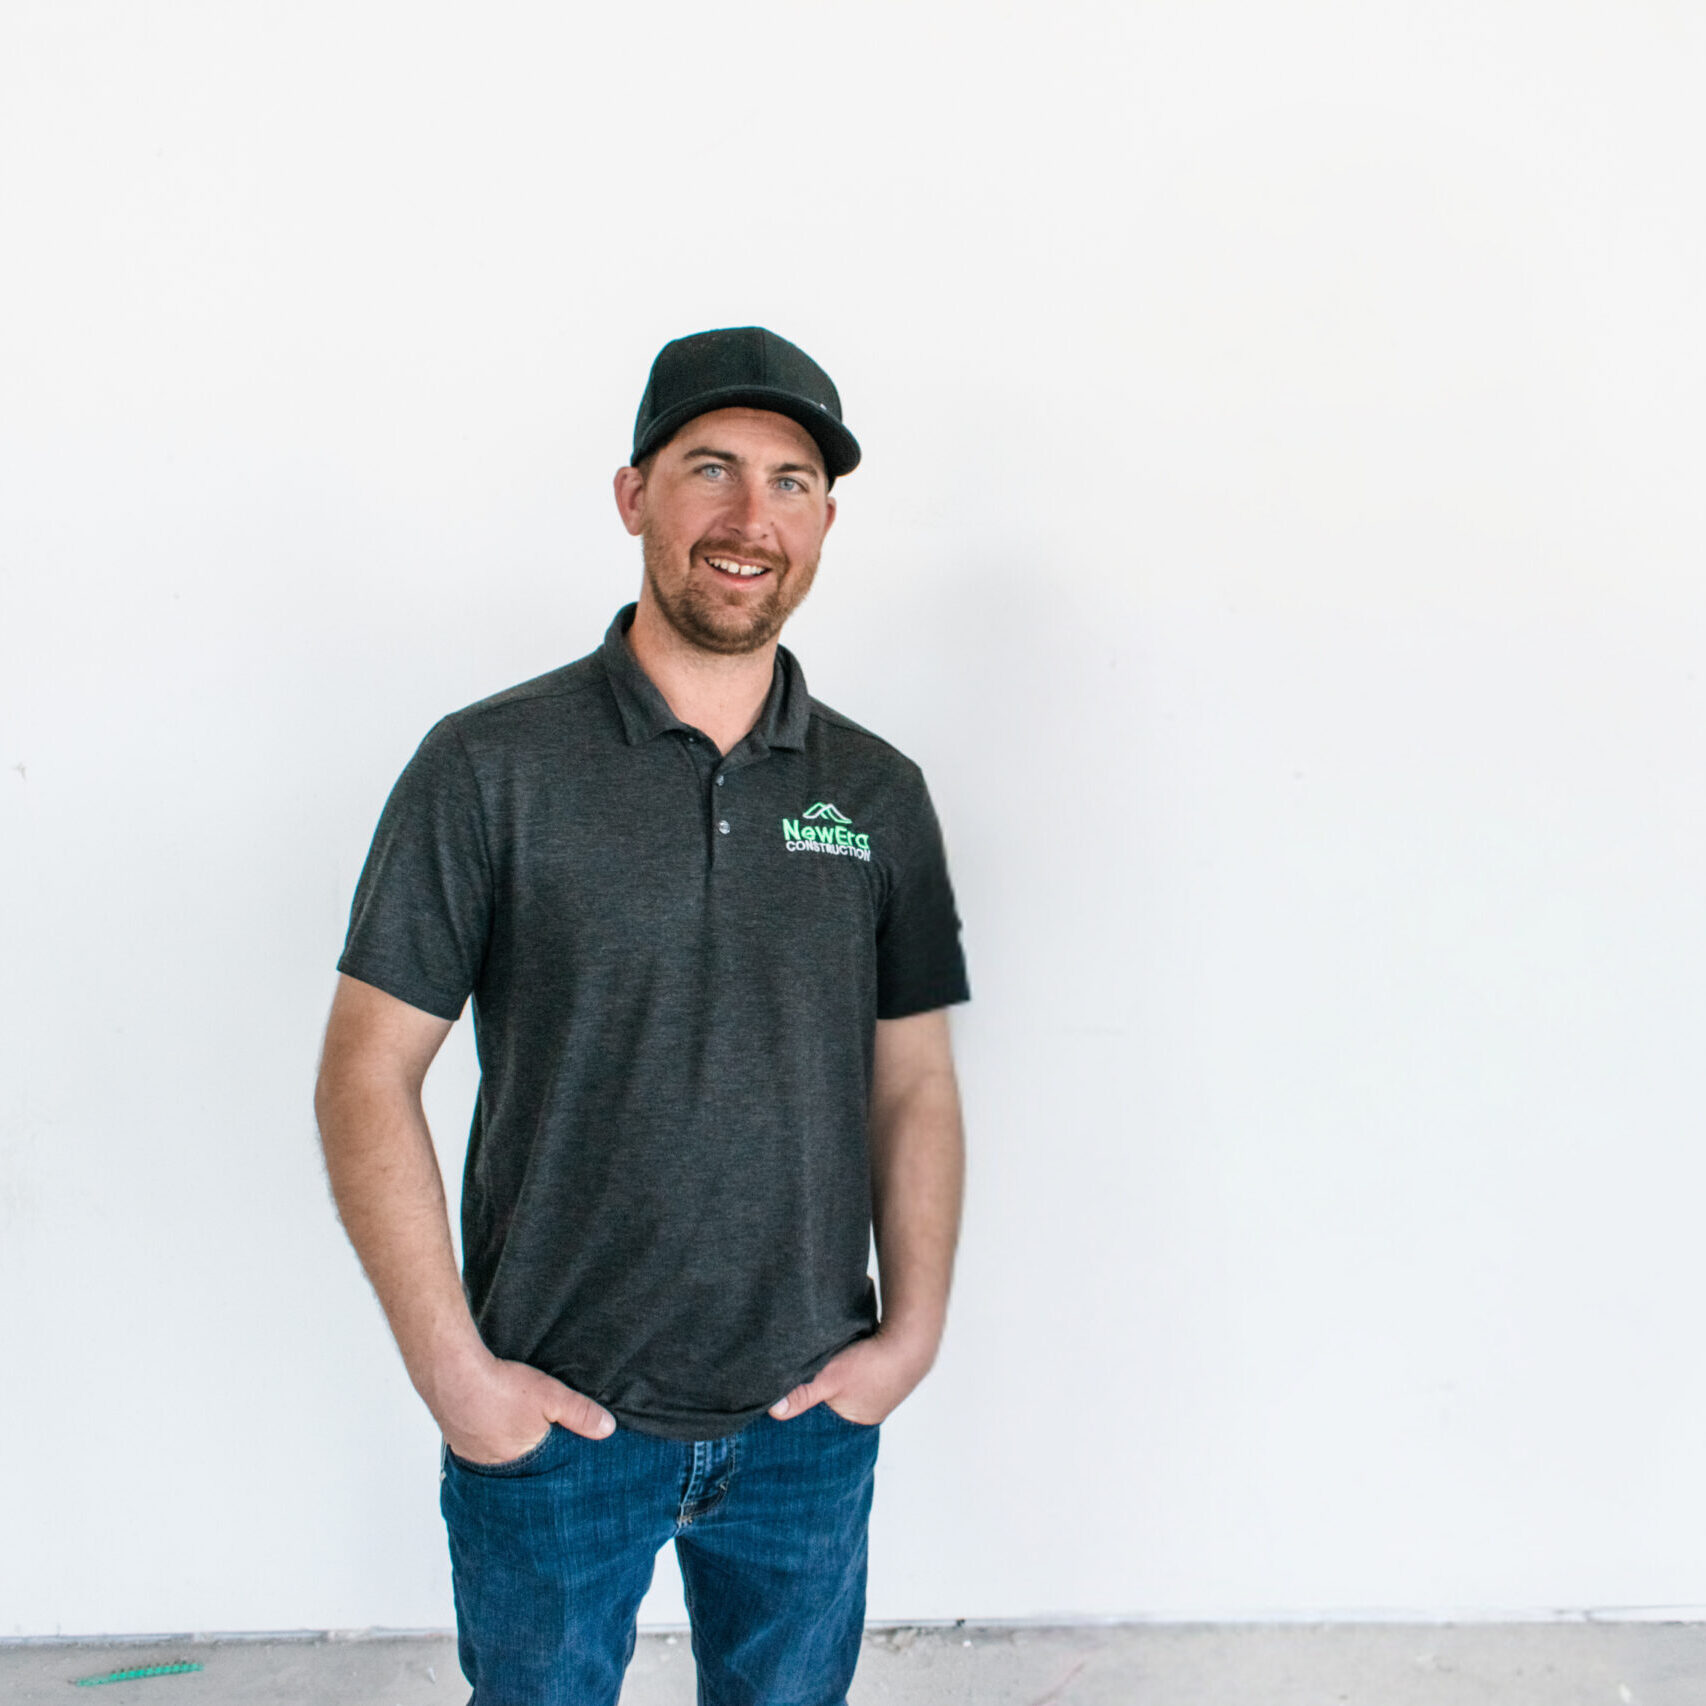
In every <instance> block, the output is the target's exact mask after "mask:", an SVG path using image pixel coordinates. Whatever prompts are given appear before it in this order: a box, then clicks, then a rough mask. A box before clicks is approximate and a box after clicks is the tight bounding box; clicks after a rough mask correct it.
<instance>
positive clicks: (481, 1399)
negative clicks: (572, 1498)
mask: <svg viewBox="0 0 1706 1706" xmlns="http://www.w3.org/2000/svg"><path fill="white" fill-rule="evenodd" d="M434 1399H435V1402H434V1403H433V1405H432V1412H433V1416H434V1418H435V1419H436V1420H437V1422H438V1426H439V1431H440V1432H441V1433H442V1434H443V1435H444V1443H445V1444H446V1445H448V1446H449V1447H450V1449H451V1450H452V1451H453V1452H455V1453H456V1455H457V1456H458V1457H460V1458H462V1459H464V1460H465V1461H466V1462H469V1463H484V1464H494V1463H513V1462H514V1461H515V1459H516V1458H518V1457H525V1456H526V1455H527V1454H528V1452H530V1451H532V1450H533V1449H534V1447H535V1446H538V1445H542V1444H543V1443H544V1441H545V1439H546V1437H547V1436H548V1435H549V1433H550V1431H551V1424H552V1423H553V1422H555V1423H558V1424H559V1425H561V1426H562V1427H565V1428H567V1429H568V1430H569V1431H570V1432H571V1433H577V1434H581V1435H583V1436H584V1437H585V1438H587V1439H603V1438H605V1437H606V1435H608V1434H610V1433H612V1432H614V1430H615V1427H616V1422H615V1419H614V1418H613V1417H612V1416H611V1414H610V1412H609V1411H608V1410H605V1409H601V1408H600V1407H599V1406H598V1405H597V1404H595V1403H593V1401H592V1400H591V1399H590V1398H585V1397H583V1396H582V1395H581V1394H580V1393H579V1392H576V1391H574V1390H573V1389H572V1388H570V1387H567V1386H565V1385H564V1384H563V1383H562V1381H560V1380H554V1379H552V1377H551V1376H550V1375H548V1374H545V1373H543V1372H542V1371H541V1370H539V1369H537V1368H530V1367H529V1366H528V1365H527V1364H526V1363H524V1362H505V1361H503V1360H502V1359H501V1358H498V1357H494V1356H491V1355H490V1354H489V1353H488V1354H486V1355H485V1356H484V1357H483V1358H482V1359H481V1360H480V1361H479V1362H476V1363H475V1364H474V1365H473V1366H472V1367H470V1368H468V1369H466V1370H464V1371H462V1372H460V1373H459V1374H458V1375H456V1376H455V1377H453V1378H452V1379H450V1380H449V1381H447V1382H446V1383H445V1384H444V1385H442V1386H441V1387H440V1388H439V1389H438V1391H437V1392H436V1393H435V1394H434Z"/></svg>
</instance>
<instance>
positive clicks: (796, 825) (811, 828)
mask: <svg viewBox="0 0 1706 1706" xmlns="http://www.w3.org/2000/svg"><path fill="white" fill-rule="evenodd" d="M782 841H783V843H784V845H785V846H786V847H787V849H788V851H789V852H790V853H838V854H840V855H841V856H842V857H843V858H850V859H867V860H868V859H869V858H870V857H871V838H870V836H868V835H861V834H860V833H859V832H858V831H857V830H856V829H854V827H853V820H852V818H850V817H849V816H848V815H847V814H846V813H845V812H843V811H837V810H836V808H835V807H834V806H833V805H831V804H830V802H829V801H828V800H819V801H818V802H817V803H816V804H815V805H811V806H808V807H807V808H806V809H805V810H804V811H803V812H801V813H800V815H799V816H798V817H785V818H783V819H782Z"/></svg>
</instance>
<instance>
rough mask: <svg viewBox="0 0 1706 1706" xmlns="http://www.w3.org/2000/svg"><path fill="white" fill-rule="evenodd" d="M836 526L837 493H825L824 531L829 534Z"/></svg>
mask: <svg viewBox="0 0 1706 1706" xmlns="http://www.w3.org/2000/svg"><path fill="white" fill-rule="evenodd" d="M834 525H835V493H834V492H825V493H824V495H823V530H824V532H825V533H827V532H828V531H829V530H830V528H832V527H833V526H834Z"/></svg>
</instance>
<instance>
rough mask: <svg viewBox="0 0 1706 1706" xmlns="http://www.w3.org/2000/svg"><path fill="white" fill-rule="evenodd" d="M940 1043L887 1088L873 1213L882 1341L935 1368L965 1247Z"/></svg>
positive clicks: (957, 1142) (959, 1139)
mask: <svg viewBox="0 0 1706 1706" xmlns="http://www.w3.org/2000/svg"><path fill="white" fill-rule="evenodd" d="M932 1017H934V1018H936V1019H939V1020H940V1023H941V1025H942V1044H941V1046H940V1048H939V1049H934V1050H932V1051H931V1052H930V1054H929V1055H928V1057H927V1058H926V1059H925V1060H924V1061H923V1062H922V1063H921V1064H920V1065H919V1067H918V1069H917V1070H916V1071H914V1072H912V1073H910V1074H908V1075H906V1076H905V1077H904V1078H902V1079H901V1080H900V1081H899V1082H896V1083H894V1084H892V1085H890V1086H888V1087H887V1088H886V1089H885V1088H884V1087H883V1086H881V1085H880V1084H879V1087H878V1094H877V1095H876V1096H875V1097H874V1099H873V1105H872V1110H871V1126H870V1138H871V1207H872V1220H873V1223H874V1227H875V1231H876V1244H877V1274H878V1280H879V1283H880V1286H881V1292H882V1333H883V1335H884V1337H886V1338H890V1339H893V1340H896V1341H898V1342H903V1343H905V1344H907V1345H909V1346H911V1347H913V1348H914V1350H915V1351H916V1352H917V1354H918V1355H919V1356H921V1357H922V1358H923V1360H924V1364H925V1366H928V1364H929V1363H930V1362H932V1361H934V1359H935V1354H936V1346H937V1344H938V1342H939V1341H940V1339H941V1336H942V1328H943V1324H944V1322H945V1321H946V1318H947V1310H948V1289H949V1286H950V1284H951V1283H952V1280H953V1271H954V1249H955V1246H956V1244H957V1242H958V1239H959V1227H960V1203H961V1197H962V1195H963V1190H964V1179H965V1141H964V1137H963V1135H962V1130H961V1122H960V1103H959V1092H958V1089H957V1087H956V1085H955V1082H954V1072H953V1066H952V1062H951V1060H950V1058H949V1056H948V1052H947V1047H946V1023H947V1020H946V1015H945V1014H941V1015H933V1016H932Z"/></svg>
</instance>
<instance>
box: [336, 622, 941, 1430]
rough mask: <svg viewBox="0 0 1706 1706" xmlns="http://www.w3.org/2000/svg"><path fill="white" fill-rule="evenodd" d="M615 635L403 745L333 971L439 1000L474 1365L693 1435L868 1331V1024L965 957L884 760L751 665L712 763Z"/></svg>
mask: <svg viewBox="0 0 1706 1706" xmlns="http://www.w3.org/2000/svg"><path fill="white" fill-rule="evenodd" d="M632 619H633V606H631V605H630V606H629V607H628V608H627V609H625V610H623V611H622V612H621V613H620V614H619V615H618V616H617V618H616V620H615V621H614V622H613V623H612V624H611V626H610V631H609V633H608V634H607V635H606V636H605V640H604V644H603V646H602V647H601V648H600V650H598V651H597V652H594V653H593V654H592V655H591V656H589V657H585V658H582V659H581V660H580V661H579V662H578V663H572V664H569V665H568V666H567V667H565V668H563V669H559V670H554V671H553V672H552V673H551V674H549V675H543V676H540V677H539V678H538V679H537V680H534V681H529V682H524V683H523V684H522V685H521V686H519V687H513V688H511V689H510V690H509V691H508V692H506V693H499V694H497V695H496V696H495V697H493V698H490V699H485V700H482V701H481V702H480V703H479V704H477V705H471V706H469V707H468V708H467V709H466V710H463V711H457V712H455V713H454V714H453V715H451V716H449V717H446V718H445V719H444V720H443V721H442V722H440V723H439V724H438V725H437V727H436V728H434V729H433V730H432V732H431V733H430V734H428V736H427V737H426V739H425V740H424V741H423V742H422V743H421V745H420V749H419V750H418V751H417V752H416V754H415V756H414V757H413V758H412V759H411V760H410V761H409V765H408V768H407V769H406V770H404V772H403V774H402V776H401V778H400V779H399V780H398V782H397V785H396V787H395V789H393V791H392V794H391V797H390V800H389V801H388V803H387V804H386V807H385V812H384V815H383V817H382V818H381V820H380V823H379V829H378V832H377V833H376V834H375V836H374V839H373V847H372V850H371V852H370V853H369V855H368V859H367V864H366V867H365V869H364V870H363V872H362V876H361V882H360V885H359V887H358V888H357V890H356V896H355V905H354V907H353V909H352V911H351V916H350V927H349V936H348V939H347V941H346V943H345V946H344V952H343V957H342V958H341V959H340V960H339V962H338V969H339V970H340V971H343V972H345V973H347V974H348V975H349V976H350V977H353V978H358V979H360V980H361V981H362V982H363V983H369V984H372V985H374V986H375V987H376V988H379V989H383V990H385V991H386V992H387V993H388V994H391V995H394V996H396V997H397V998H398V999H399V1000H402V1001H406V1002H408V1003H409V1004H410V1005H411V1006H414V1007H419V1008H422V1009H424V1010H425V1011H426V1012H429V1013H435V1014H437V1015H438V1016H439V1017H440V1018H443V1019H454V1018H456V1017H457V1016H458V1014H460V1013H461V1011H462V1006H463V1003H464V1002H465V1001H466V1000H467V998H468V997H469V996H470V995H472V996H473V999H474V1026H475V1037H476V1040H477V1043H478V1047H479V1053H480V1068H481V1077H480V1094H479V1100H478V1103H477V1105H476V1107H475V1110H474V1122H473V1131H472V1134H471V1136H470V1138H469V1144H468V1162H467V1169H466V1172H465V1174H464V1178H463V1194H462V1242H463V1278H464V1282H465V1284H466V1286H467V1291H468V1298H469V1303H470V1306H471V1307H472V1309H473V1312H474V1319H475V1321H476V1322H477V1323H478V1324H479V1328H480V1332H481V1335H482V1336H483V1338H484V1339H485V1342H486V1343H487V1345H489V1346H490V1347H491V1349H492V1350H493V1351H494V1352H495V1353H496V1354H497V1355H498V1356H501V1357H507V1358H513V1359H515V1360H517V1361H520V1362H526V1363H531V1364H532V1365H533V1366H534V1367H536V1368H542V1369H544V1370H546V1371H547V1372H548V1373H550V1374H553V1375H556V1376H557V1377H558V1378H559V1379H561V1380H564V1381H566V1382H567V1383H568V1384H569V1385H570V1386H572V1387H574V1388H575V1389H576V1390H577V1391H580V1392H585V1393H587V1394H588V1395H589V1396H591V1397H593V1398H596V1399H597V1400H598V1401H599V1402H600V1403H601V1404H603V1405H605V1406H606V1408H608V1409H609V1410H610V1411H611V1412H612V1413H613V1414H614V1415H615V1416H616V1418H617V1419H618V1421H620V1422H622V1423H623V1424H625V1425H627V1426H630V1427H634V1428H638V1429H640V1430H642V1431H643V1432H647V1433H654V1434H661V1435H664V1436H666V1437H668V1438H674V1439H707V1438H714V1437H716V1436H718V1435H722V1434H727V1433H732V1432H734V1431H735V1430H736V1429H737V1428H739V1427H741V1426H742V1425H744V1424H745V1423H746V1422H748V1421H750V1420H752V1419H753V1418H754V1417H755V1416H757V1415H759V1414H761V1413H762V1412H763V1411H764V1410H766V1409H767V1408H768V1407H769V1406H770V1405H771V1404H773V1403H774V1402H775V1401H776V1399H778V1398H779V1397H781V1396H782V1394H783V1393H785V1392H786V1391H788V1390H789V1388H791V1387H793V1386H795V1385H797V1384H798V1383H799V1382H800V1381H802V1380H807V1379H809V1378H810V1377H811V1376H812V1375H814V1374H815V1373H816V1372H817V1370H818V1369H819V1368H821V1367H822V1365H823V1364H824V1363H825V1362H827V1361H828V1360H829V1358H830V1357H831V1356H833V1355H834V1354H835V1353H836V1352H837V1351H838V1350H841V1349H842V1348H843V1347H844V1346H846V1345H848V1344H850V1343H851V1342H852V1341H853V1340H855V1339H857V1338H860V1337H862V1336H863V1335H865V1334H867V1333H869V1332H870V1331H871V1330H872V1328H873V1326H874V1325H875V1323H876V1304H875V1298H874V1295H873V1289H872V1285H871V1282H870V1279H869V1277H868V1275H867V1262H868V1256H869V1244H870V1214H871V1199H870V1179H869V1163H868V1158H867V1151H866V1114H867V1104H868V1096H869V1088H870V1079H871V1058H872V1048H873V1040H874V1036H875V1023H876V1020H877V1019H879V1018H884V1019H894V1018H901V1017H903V1016H905V1015H907V1014H910V1013H921V1012H926V1011H928V1010H930V1009H932V1008H936V1007H943V1006H946V1005H948V1004H950V1003H953V1002H957V1001H963V1000H965V999H966V993H967V991H966V980H965V967H964V962H963V960H962V958H961V954H960V946H959V921H958V919H957V917H956V916H955V911H954V900H953V894H952V891H951V890H950V888H949V884H948V874H947V866H946V863H945V860H944V858H943V852H942V840H941V834H940V831H939V830H938V828H937V824H936V817H935V813H934V812H933V811H932V809H931V806H930V798H929V795H928V793H927V792H926V790H925V787H924V778H923V776H922V775H921V774H920V772H919V770H918V767H917V766H916V765H915V764H913V763H911V762H910V761H909V760H908V759H906V758H903V757H902V756H901V754H900V753H898V752H896V751H895V749H894V748H893V747H892V746H890V745H888V743H887V742H886V741H882V740H879V739H878V738H877V737H876V736H875V735H873V734H870V733H869V732H868V731H866V730H865V729H862V728H860V727H859V726H858V724H856V723H852V722H849V721H848V720H847V719H846V718H845V717H841V716H838V715H837V714H836V713H835V712H834V711H832V710H830V709H829V708H828V707H827V706H824V705H820V704H819V703H818V702H817V701H816V700H814V699H812V698H811V697H809V695H808V694H807V692H806V684H805V678H804V676H803V675H802V674H801V671H800V666H799V664H798V663H797V662H796V661H795V659H794V658H793V656H792V655H791V654H790V653H789V652H787V651H786V650H782V649H779V650H778V652H777V655H776V674H775V680H774V682H773V684H772V686H771V690H770V696H769V698H768V700H767V701H766V703H765V706H764V710H763V713H762V715H761V716H760V717H759V720H758V723H757V726H756V727H755V728H754V729H753V731H752V732H751V733H750V734H749V735H748V736H747V737H746V739H745V740H743V741H742V742H741V743H740V745H739V746H737V747H736V748H735V749H734V750H733V751H732V752H730V753H729V754H727V755H726V756H723V757H719V755H718V753H717V751H716V748H715V746H714V745H713V744H712V743H711V741H710V740H708V739H707V738H706V737H705V736H704V735H703V734H700V733H699V732H698V731H697V730H694V729H690V728H688V727H687V726H686V725H685V724H683V723H681V722H680V721H678V720H677V718H676V717H675V716H674V714H673V713H672V712H671V711H670V709H669V707H668V706H667V705H666V704H665V703H664V700H663V696H662V695H661V694H660V693H659V692H658V690H657V689H656V688H655V687H654V686H653V685H652V683H651V682H650V680H649V679H648V678H647V677H646V675H645V673H644V672H643V671H642V670H641V669H640V667H639V665H638V664H637V663H636V662H635V661H634V657H633V654H632V653H631V652H630V651H629V649H628V645H627V642H626V640H625V638H624V635H625V633H626V630H627V627H628V624H629V623H630V622H631V621H632Z"/></svg>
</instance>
